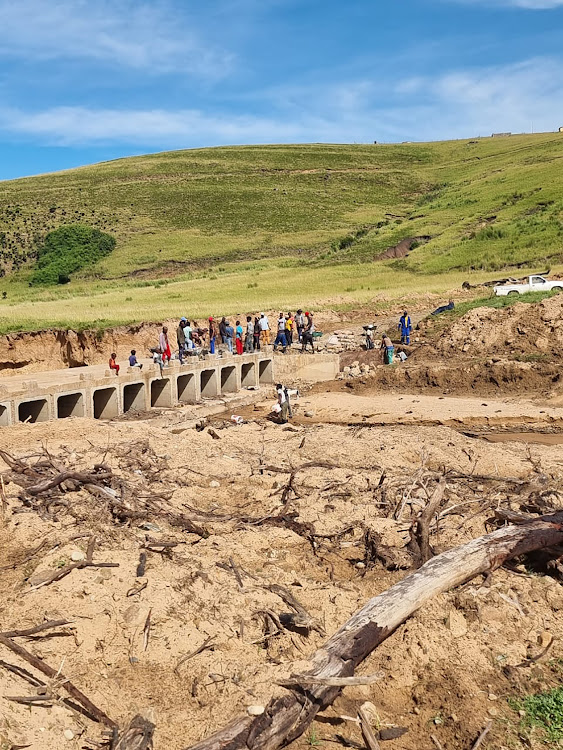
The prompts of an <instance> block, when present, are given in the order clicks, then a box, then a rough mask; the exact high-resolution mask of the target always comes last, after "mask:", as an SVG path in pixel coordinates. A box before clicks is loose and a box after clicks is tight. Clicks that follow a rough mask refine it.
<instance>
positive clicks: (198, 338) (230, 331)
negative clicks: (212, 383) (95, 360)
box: [109, 310, 315, 375]
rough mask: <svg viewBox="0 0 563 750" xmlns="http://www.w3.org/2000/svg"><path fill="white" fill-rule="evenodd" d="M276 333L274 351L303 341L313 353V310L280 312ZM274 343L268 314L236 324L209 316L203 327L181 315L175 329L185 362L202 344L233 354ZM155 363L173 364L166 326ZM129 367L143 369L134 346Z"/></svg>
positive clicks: (304, 347) (115, 366)
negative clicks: (221, 347)
mask: <svg viewBox="0 0 563 750" xmlns="http://www.w3.org/2000/svg"><path fill="white" fill-rule="evenodd" d="M275 330H276V336H275V339H274V351H278V349H280V348H281V350H282V351H283V352H284V353H285V352H286V351H287V350H288V348H289V347H291V346H293V344H295V343H299V344H301V351H307V348H308V347H310V348H311V351H312V352H313V353H314V351H315V347H314V336H313V334H314V333H315V323H314V322H313V313H312V312H305V313H304V312H303V310H297V312H296V313H295V315H294V314H293V313H291V312H288V313H283V312H280V314H279V316H278V319H277V322H276V325H275ZM271 343H272V327H271V326H270V321H269V320H268V316H267V315H266V313H260V315H256V316H255V317H254V319H253V318H252V316H251V315H247V316H246V321H245V323H244V325H243V324H242V322H241V321H240V320H237V321H236V323H235V325H234V326H233V325H232V324H231V322H230V321H229V320H228V319H227V318H225V317H222V318H221V320H220V321H219V323H217V322H216V320H215V318H214V317H210V318H209V320H208V321H207V326H206V327H205V328H202V327H201V326H200V325H199V324H198V322H197V321H196V320H194V321H189V320H188V319H187V318H185V317H182V318H181V319H180V322H179V324H178V327H177V328H176V344H177V351H178V359H179V360H180V364H183V362H184V358H185V357H186V356H191V355H194V354H198V353H199V351H200V350H201V349H202V348H203V347H207V348H208V349H209V352H210V353H211V354H215V353H216V351H217V349H218V347H219V345H223V346H224V347H226V348H227V350H228V351H229V352H230V353H231V354H235V353H236V354H243V353H251V352H256V351H260V347H261V346H270V344H271ZM151 354H152V357H153V362H154V363H155V364H158V365H159V366H160V367H161V368H162V367H165V366H166V365H168V364H169V363H170V360H171V359H172V344H171V342H170V336H169V332H168V327H167V326H163V327H162V331H161V332H160V335H159V337H158V346H155V347H153V348H152V349H151ZM116 359H117V355H116V354H115V352H112V354H111V357H110V359H109V367H110V370H112V371H113V372H115V374H116V375H119V368H120V366H119V365H118V364H117V361H116ZM129 366H130V367H138V368H139V369H141V368H142V367H143V365H142V364H141V363H140V362H138V361H137V352H136V351H135V350H134V349H132V350H131V354H130V356H129Z"/></svg>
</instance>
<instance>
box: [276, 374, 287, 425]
mask: <svg viewBox="0 0 563 750" xmlns="http://www.w3.org/2000/svg"><path fill="white" fill-rule="evenodd" d="M276 393H277V394H278V404H279V405H280V408H281V411H280V424H287V415H288V412H289V397H288V394H287V388H285V387H284V386H283V385H282V384H281V383H278V384H277V385H276Z"/></svg>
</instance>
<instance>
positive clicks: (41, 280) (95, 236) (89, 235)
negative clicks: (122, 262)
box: [29, 224, 115, 286]
mask: <svg viewBox="0 0 563 750" xmlns="http://www.w3.org/2000/svg"><path fill="white" fill-rule="evenodd" d="M114 247H115V237H112V236H111V235H110V234H106V233H105V232H101V231H100V230H99V229H94V228H93V227H88V226H85V225H83V224H70V225H68V226H63V227H59V228H58V229H55V230H54V231H53V232H49V234H48V235H47V236H46V237H45V241H44V243H43V245H42V246H41V247H40V248H39V252H38V257H37V263H36V266H35V272H34V273H33V276H32V277H31V280H30V282H29V283H30V286H38V285H42V286H43V285H45V286H46V285H51V284H68V282H69V281H70V279H71V275H72V274H73V273H76V272H77V271H80V270H81V269H82V268H85V267H86V266H90V265H93V264H94V263H96V261H98V260H100V259H101V258H103V257H104V256H106V255H109V254H110V253H111V251H112V250H113V249H114Z"/></svg>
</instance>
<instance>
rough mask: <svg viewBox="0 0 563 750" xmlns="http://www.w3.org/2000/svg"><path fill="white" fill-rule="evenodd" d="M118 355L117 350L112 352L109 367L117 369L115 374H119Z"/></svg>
mask: <svg viewBox="0 0 563 750" xmlns="http://www.w3.org/2000/svg"><path fill="white" fill-rule="evenodd" d="M116 357H117V354H116V353H115V352H112V354H111V357H110V358H109V369H110V370H115V374H116V375H119V365H118V364H117V362H116V361H115V359H116Z"/></svg>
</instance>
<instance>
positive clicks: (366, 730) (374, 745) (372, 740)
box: [358, 706, 381, 750]
mask: <svg viewBox="0 0 563 750" xmlns="http://www.w3.org/2000/svg"><path fill="white" fill-rule="evenodd" d="M358 716H359V717H360V727H361V729H362V735H363V738H364V740H365V743H366V747H367V748H369V750H380V747H381V746H380V744H379V742H378V741H377V737H376V736H375V733H374V731H373V729H372V727H371V724H370V720H369V716H368V715H367V713H366V711H365V709H364V708H363V707H362V706H360V708H359V709H358Z"/></svg>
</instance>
